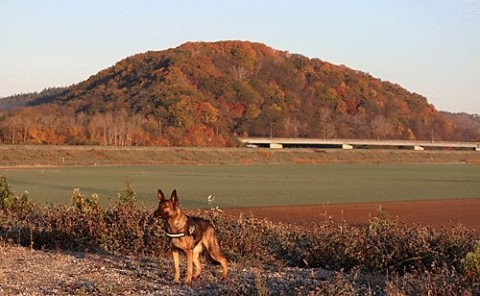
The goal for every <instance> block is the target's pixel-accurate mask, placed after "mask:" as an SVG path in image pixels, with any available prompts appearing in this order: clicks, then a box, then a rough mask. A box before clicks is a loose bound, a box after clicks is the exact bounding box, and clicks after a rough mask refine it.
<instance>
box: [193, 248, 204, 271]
mask: <svg viewBox="0 0 480 296" xmlns="http://www.w3.org/2000/svg"><path fill="white" fill-rule="evenodd" d="M202 251H203V247H202V244H198V245H197V246H196V247H195V248H194V249H193V263H194V264H195V274H194V275H193V278H195V279H196V278H198V277H199V276H200V273H201V272H202V265H201V263H200V253H202Z"/></svg>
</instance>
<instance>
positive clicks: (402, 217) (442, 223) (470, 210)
mask: <svg viewBox="0 0 480 296" xmlns="http://www.w3.org/2000/svg"><path fill="white" fill-rule="evenodd" d="M379 206H382V207H383V208H384V209H385V212H386V213H387V215H388V217H389V218H390V219H392V220H397V221H400V222H405V223H407V224H408V225H413V224H420V225H422V226H427V225H429V226H432V227H435V228H440V227H451V226H455V225H458V223H460V224H463V225H464V226H466V227H467V228H469V229H476V230H480V198H478V199H455V200H432V201H399V202H384V203H356V204H336V205H308V206H288V207H262V208H242V209H226V210H225V211H226V213H227V214H228V215H234V216H238V215H239V214H240V213H242V214H243V215H245V216H248V217H249V216H253V217H256V218H259V219H268V220H273V221H283V222H287V223H292V224H297V225H310V224H311V223H312V222H322V221H325V220H326V219H330V218H331V219H333V220H335V221H345V222H347V223H348V224H351V225H364V224H367V223H368V222H369V221H370V220H371V219H372V218H374V217H375V216H376V215H377V210H378V209H379Z"/></svg>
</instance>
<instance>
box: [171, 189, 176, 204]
mask: <svg viewBox="0 0 480 296" xmlns="http://www.w3.org/2000/svg"><path fill="white" fill-rule="evenodd" d="M170 201H171V202H172V203H173V204H174V205H175V206H177V205H178V195H177V189H174V190H173V191H172V195H171V196H170Z"/></svg>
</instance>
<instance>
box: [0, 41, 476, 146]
mask: <svg viewBox="0 0 480 296" xmlns="http://www.w3.org/2000/svg"><path fill="white" fill-rule="evenodd" d="M2 101H3V100H2ZM22 104H23V106H24V107H23V108H21V110H22V111H20V112H21V113H23V116H25V113H28V114H30V115H28V116H31V117H35V116H38V113H43V115H44V116H45V114H49V113H51V112H53V111H55V112H60V113H61V114H62V115H63V117H65V116H66V118H61V119H58V120H59V121H62V125H65V122H66V121H67V122H68V121H70V124H69V125H70V127H69V128H60V127H57V128H56V129H55V130H50V131H49V134H51V135H49V136H48V137H46V136H44V137H40V138H39V136H38V135H35V133H31V132H30V131H31V130H33V129H38V127H31V126H30V127H25V128H24V129H23V140H24V142H26V143H51V142H52V141H53V142H58V143H62V142H65V143H77V144H82V143H85V144H103V145H175V146H178V145H185V146H229V145H236V143H235V140H234V138H235V137H236V136H239V135H240V136H289V137H321V138H342V137H344V138H393V139H431V138H434V139H438V140H476V139H478V132H477V130H478V129H475V128H473V127H472V126H470V127H469V128H468V129H463V127H462V125H461V124H457V123H456V122H455V121H454V120H453V119H452V118H458V117H455V116H448V113H443V112H439V111H437V110H436V109H435V107H434V106H433V105H431V104H430V103H429V102H428V100H427V98H425V97H424V96H421V95H419V94H416V93H413V92H409V91H408V90H406V89H404V88H402V87H401V86H400V85H398V84H394V83H391V82H388V81H382V80H381V79H379V78H375V77H373V76H371V75H370V74H368V73H365V72H362V71H359V70H353V69H350V68H348V67H347V66H344V65H334V64H331V63H329V62H326V61H322V60H320V59H318V58H307V57H305V56H303V55H301V54H296V53H290V52H288V51H281V50H276V49H273V48H271V47H269V46H267V45H265V44H263V43H258V42H250V41H236V40H234V41H217V42H187V43H184V44H182V45H180V46H178V47H175V48H169V49H166V50H161V51H148V52H145V53H139V54H135V55H132V56H129V57H127V58H125V59H122V60H120V61H118V62H117V63H116V64H115V65H113V66H111V67H108V68H106V69H103V70H101V71H99V72H98V73H97V74H94V75H91V76H90V77H89V78H87V79H86V80H84V81H82V82H79V83H78V84H75V85H72V86H69V87H65V88H55V89H48V90H44V91H43V92H41V93H39V94H38V96H31V97H30V99H29V100H24V101H22ZM11 105H12V106H14V107H19V106H18V105H17V106H15V104H11ZM20 106H22V105H21V104H20ZM0 108H1V101H0ZM17 110H18V109H17ZM60 110H61V111H60ZM27 111H28V112H27ZM18 112H19V111H17V112H16V113H18ZM4 113H5V114H4V116H2V120H0V124H1V125H2V126H4V129H5V128H6V127H7V126H9V125H10V126H11V122H10V124H9V121H15V120H14V118H15V117H18V115H15V114H13V113H12V112H9V111H4ZM31 113H37V115H31ZM32 120H33V119H32ZM462 120H463V123H465V122H466V121H465V117H462ZM17 121H18V118H17ZM72 121H73V122H72ZM122 121H125V122H128V124H122ZM37 122H38V120H37ZM470 123H471V122H470ZM115 126H116V128H117V132H114V131H107V130H110V129H111V128H112V127H115ZM473 126H474V124H473ZM102 128H103V130H102ZM120 129H121V130H122V132H118V130H120ZM72 130H76V131H75V132H73V133H72ZM37 134H38V133H37ZM41 134H42V133H41ZM43 134H44V135H45V134H46V133H43ZM8 138H10V140H11V139H12V135H10V137H9V135H5V133H4V135H3V141H4V142H8V141H9V140H8ZM13 138H15V139H16V141H19V137H18V136H16V137H13ZM50 138H55V139H50Z"/></svg>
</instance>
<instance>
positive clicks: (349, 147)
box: [342, 144, 353, 150]
mask: <svg viewBox="0 0 480 296" xmlns="http://www.w3.org/2000/svg"><path fill="white" fill-rule="evenodd" d="M342 149H345V150H351V149H353V146H352V145H350V144H342Z"/></svg>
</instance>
